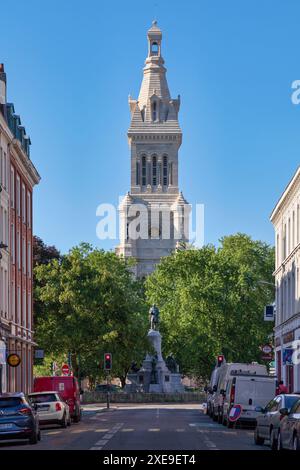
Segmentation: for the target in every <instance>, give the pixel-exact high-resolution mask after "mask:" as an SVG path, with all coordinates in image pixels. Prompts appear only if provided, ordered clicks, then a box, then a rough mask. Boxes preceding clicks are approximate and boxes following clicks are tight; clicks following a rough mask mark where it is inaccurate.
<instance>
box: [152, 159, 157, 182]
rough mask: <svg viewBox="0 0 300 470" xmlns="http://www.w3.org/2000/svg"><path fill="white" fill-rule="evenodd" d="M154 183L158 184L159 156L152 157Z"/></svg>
mask: <svg viewBox="0 0 300 470" xmlns="http://www.w3.org/2000/svg"><path fill="white" fill-rule="evenodd" d="M152 185H153V186H156V185H157V157H156V156H155V155H154V156H153V157H152Z"/></svg>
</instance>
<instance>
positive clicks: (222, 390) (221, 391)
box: [220, 388, 226, 397]
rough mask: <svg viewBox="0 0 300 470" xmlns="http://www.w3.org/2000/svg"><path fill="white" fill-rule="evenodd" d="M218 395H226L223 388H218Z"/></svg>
mask: <svg viewBox="0 0 300 470" xmlns="http://www.w3.org/2000/svg"><path fill="white" fill-rule="evenodd" d="M220 395H223V397H225V395H226V390H224V388H222V389H221V390H220Z"/></svg>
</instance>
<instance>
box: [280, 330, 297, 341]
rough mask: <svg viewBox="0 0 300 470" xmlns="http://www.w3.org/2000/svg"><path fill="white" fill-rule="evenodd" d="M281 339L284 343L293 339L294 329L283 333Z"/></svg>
mask: <svg viewBox="0 0 300 470" xmlns="http://www.w3.org/2000/svg"><path fill="white" fill-rule="evenodd" d="M282 339H283V343H284V344H286V343H291V342H292V341H294V339H295V332H294V331H289V332H288V333H286V334H285V335H283V337H282Z"/></svg>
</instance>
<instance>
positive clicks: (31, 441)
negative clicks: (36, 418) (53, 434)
mask: <svg viewBox="0 0 300 470" xmlns="http://www.w3.org/2000/svg"><path fill="white" fill-rule="evenodd" d="M37 443H38V434H37V433H36V432H35V431H34V432H33V433H32V435H31V436H30V438H29V444H31V445H33V444H37Z"/></svg>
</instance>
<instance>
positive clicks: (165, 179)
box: [163, 155, 168, 186]
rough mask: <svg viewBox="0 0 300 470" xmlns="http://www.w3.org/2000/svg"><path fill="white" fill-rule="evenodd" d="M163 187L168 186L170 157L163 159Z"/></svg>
mask: <svg viewBox="0 0 300 470" xmlns="http://www.w3.org/2000/svg"><path fill="white" fill-rule="evenodd" d="M163 185H164V186H168V157H167V156H166V155H165V156H164V158H163Z"/></svg>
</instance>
